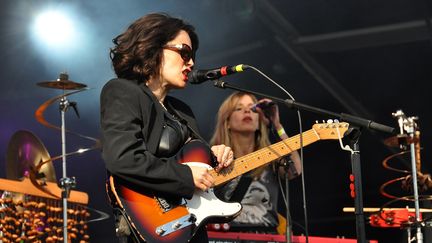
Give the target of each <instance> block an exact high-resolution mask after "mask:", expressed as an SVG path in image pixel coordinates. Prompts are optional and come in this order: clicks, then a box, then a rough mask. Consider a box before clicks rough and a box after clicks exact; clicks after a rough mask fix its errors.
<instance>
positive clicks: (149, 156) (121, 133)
mask: <svg viewBox="0 0 432 243" xmlns="http://www.w3.org/2000/svg"><path fill="white" fill-rule="evenodd" d="M100 102H101V104H100V105H101V128H102V145H103V147H102V157H103V159H104V161H105V164H106V168H107V170H108V174H110V175H113V176H114V177H115V178H117V181H121V182H122V183H123V184H128V185H133V186H134V187H141V188H144V189H145V190H148V191H151V192H154V193H155V194H157V195H163V196H165V197H175V198H177V197H184V198H187V199H190V198H192V196H193V193H194V191H195V185H194V182H193V177H192V171H191V169H190V168H189V167H188V166H187V165H183V164H180V163H179V162H178V161H177V157H176V156H174V155H175V154H176V153H177V152H178V151H179V150H180V149H181V147H182V146H183V145H184V143H185V142H186V141H187V139H189V138H199V134H197V133H196V131H198V129H197V125H196V121H195V118H194V115H193V113H192V111H191V109H190V108H189V107H188V106H187V105H186V104H185V103H183V102H182V101H180V100H178V99H176V98H174V97H170V96H167V97H165V102H164V104H165V106H166V107H168V109H169V111H166V110H165V108H164V107H163V106H162V105H161V104H160V103H159V101H158V99H157V98H156V97H155V95H154V94H153V93H152V92H151V91H150V89H149V88H148V87H147V86H146V85H145V84H143V83H140V82H138V81H133V80H126V79H112V80H110V81H108V82H107V83H106V84H105V86H104V87H103V89H102V92H101V97H100ZM120 210H121V209H120ZM117 216H119V214H118V213H117ZM120 219H121V217H117V220H118V221H119V220H120ZM123 224H124V223H123ZM127 227H128V226H127ZM123 228H124V227H123ZM131 230H133V229H131ZM126 231H127V230H126ZM131 233H132V234H131ZM119 236H120V235H119ZM122 238H123V239H124V240H125V241H127V242H137V239H136V238H135V237H134V234H133V232H131V231H129V233H126V234H123V237H120V239H122ZM138 241H141V240H138ZM191 242H208V239H207V233H206V231H205V229H203V228H201V229H199V230H198V232H197V235H196V237H194V238H193V239H192V241H191Z"/></svg>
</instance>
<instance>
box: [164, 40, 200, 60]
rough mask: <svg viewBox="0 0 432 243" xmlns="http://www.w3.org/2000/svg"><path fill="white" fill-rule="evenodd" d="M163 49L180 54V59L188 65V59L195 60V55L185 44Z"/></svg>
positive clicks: (167, 46)
mask: <svg viewBox="0 0 432 243" xmlns="http://www.w3.org/2000/svg"><path fill="white" fill-rule="evenodd" d="M163 48H164V49H168V50H171V51H175V52H177V53H178V54H180V56H181V58H182V59H183V61H184V62H185V63H188V62H189V61H190V59H192V60H195V53H194V51H193V50H192V48H191V47H190V46H188V45H186V44H176V45H165V46H164V47H163Z"/></svg>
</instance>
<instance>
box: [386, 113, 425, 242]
mask: <svg viewBox="0 0 432 243" xmlns="http://www.w3.org/2000/svg"><path fill="white" fill-rule="evenodd" d="M392 115H393V117H395V118H397V120H398V124H399V128H400V133H401V134H403V132H404V131H406V132H407V134H408V135H409V136H410V138H411V139H410V143H409V145H410V151H411V153H410V154H411V167H412V169H411V176H412V183H413V193H414V207H415V216H416V222H415V223H414V225H415V227H416V236H415V239H416V240H417V243H422V242H423V233H422V231H421V227H420V225H421V219H420V205H419V194H418V185H417V183H418V181H417V166H416V165H417V163H416V162H417V161H416V156H415V154H416V150H415V139H414V138H415V137H414V136H415V132H416V129H417V124H416V122H415V121H416V120H418V117H406V116H405V114H404V113H403V111H402V110H397V111H396V112H395V113H392ZM401 146H403V145H401ZM408 231H410V229H408ZM410 238H411V234H410V233H409V234H408V242H411V239H410Z"/></svg>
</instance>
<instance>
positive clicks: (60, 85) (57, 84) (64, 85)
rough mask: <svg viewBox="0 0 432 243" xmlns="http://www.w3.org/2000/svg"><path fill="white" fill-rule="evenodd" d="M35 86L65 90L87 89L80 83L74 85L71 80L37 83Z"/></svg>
mask: <svg viewBox="0 0 432 243" xmlns="http://www.w3.org/2000/svg"><path fill="white" fill-rule="evenodd" d="M37 85H39V86H41V87H45V88H53V89H67V90H74V89H83V88H85V87H87V85H85V84H82V83H76V82H74V81H71V80H62V79H57V80H56V81H46V82H39V83H37Z"/></svg>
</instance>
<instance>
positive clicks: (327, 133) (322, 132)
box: [312, 121, 349, 139]
mask: <svg viewBox="0 0 432 243" xmlns="http://www.w3.org/2000/svg"><path fill="white" fill-rule="evenodd" d="M348 128H349V124H348V123H347V122H333V121H328V122H327V123H317V124H315V125H313V126H312V129H313V130H314V131H315V132H316V133H317V135H318V136H319V137H320V139H339V137H341V138H342V137H344V134H345V132H346V131H347V130H348ZM338 130H339V132H338Z"/></svg>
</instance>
